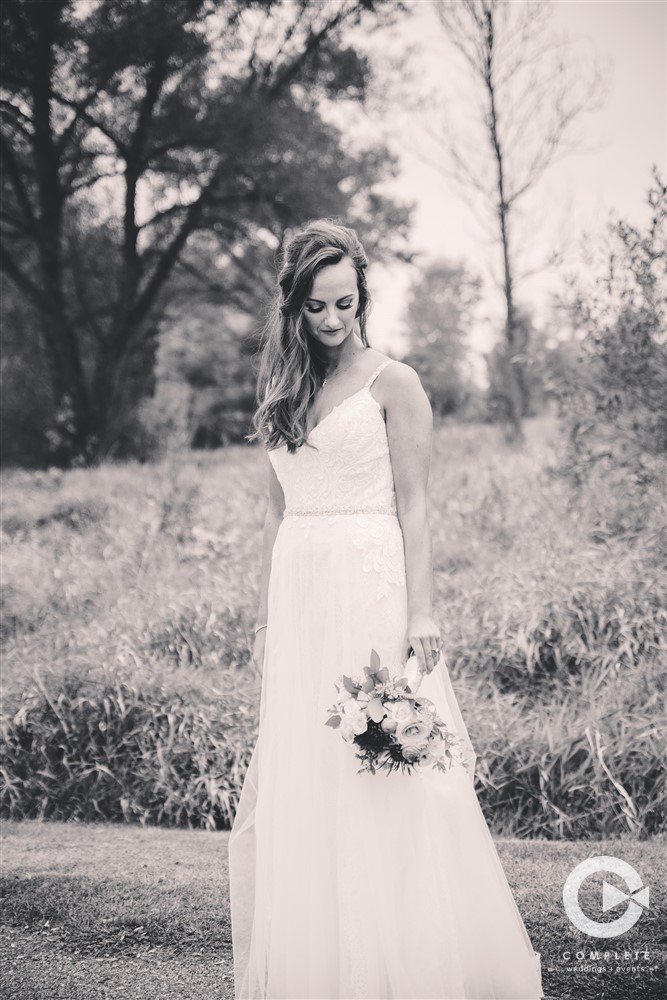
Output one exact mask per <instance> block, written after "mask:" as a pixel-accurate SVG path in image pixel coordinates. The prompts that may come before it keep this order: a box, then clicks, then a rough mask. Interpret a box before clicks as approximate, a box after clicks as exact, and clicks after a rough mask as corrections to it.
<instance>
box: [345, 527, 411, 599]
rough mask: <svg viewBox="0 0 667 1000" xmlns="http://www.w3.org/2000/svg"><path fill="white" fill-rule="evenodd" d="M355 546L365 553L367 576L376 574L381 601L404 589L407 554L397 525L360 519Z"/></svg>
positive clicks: (364, 561) (364, 564)
mask: <svg viewBox="0 0 667 1000" xmlns="http://www.w3.org/2000/svg"><path fill="white" fill-rule="evenodd" d="M352 542H353V544H354V545H355V546H356V547H357V549H359V550H360V551H361V552H362V553H363V562H362V566H363V569H364V572H365V573H374V574H375V577H376V580H377V596H378V597H387V596H388V595H389V594H390V593H391V591H392V589H393V588H394V587H401V586H404V585H405V582H406V577H405V551H404V547H403V536H402V534H401V530H400V526H399V525H398V524H397V522H395V521H388V520H387V518H384V517H377V516H375V515H372V514H371V515H368V514H362V515H359V516H358V517H355V530H354V534H353V536H352Z"/></svg>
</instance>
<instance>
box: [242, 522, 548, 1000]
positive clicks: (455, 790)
mask: <svg viewBox="0 0 667 1000" xmlns="http://www.w3.org/2000/svg"><path fill="white" fill-rule="evenodd" d="M363 516H364V517H366V518H368V517H369V516H373V517H375V518H377V520H376V521H374V522H368V521H366V522H365V524H366V525H369V524H370V531H371V532H372V533H374V541H373V547H372V548H371V549H369V546H368V544H366V541H367V540H368V538H369V535H368V531H367V530H366V528H365V525H364V522H363V521H359V520H358V519H357V518H356V516H355V515H350V516H349V517H344V516H343V517H338V518H331V519H328V518H326V517H321V516H320V517H316V516H311V517H308V518H306V517H299V518H297V517H292V518H289V517H288V518H285V520H284V521H283V522H282V524H281V527H280V530H279V532H278V536H277V538H276V542H275V545H274V549H273V556H272V567H271V576H270V584H269V601H268V629H267V637H266V647H265V659H264V672H263V678H262V690H261V701H260V724H259V733H258V739H257V743H256V745H255V748H254V751H253V754H252V758H251V760H250V765H249V768H248V771H247V774H246V778H245V781H244V785H243V789H242V793H241V797H240V801H239V805H238V809H237V813H236V818H235V821H234V825H233V828H232V832H231V835H230V840H229V871H230V898H231V916H232V940H233V950H234V981H235V996H236V998H237V1000H241V998H260V997H261V998H274V1000H277V998H284V1000H320V998H322V1000H325V998H326V1000H334V998H338V1000H342V998H360V1000H426V998H437V1000H448V998H450V1000H464V998H479V1000H482V998H506V1000H510V998H511V1000H538V998H541V997H542V996H543V992H542V987H541V967H540V956H539V954H537V953H535V952H534V951H533V948H532V945H531V942H530V939H529V937H528V934H527V932H526V929H525V927H524V924H523V922H522V919H521V915H520V913H519V911H518V909H517V906H516V902H515V900H514V897H513V895H512V892H511V889H510V887H509V884H508V882H507V879H506V877H505V874H504V871H503V869H502V866H501V863H500V859H499V857H498V854H497V852H496V849H495V845H494V843H493V839H492V837H491V834H490V831H489V829H488V826H487V824H486V821H485V819H484V816H483V814H482V812H481V809H480V806H479V803H478V801H477V797H476V794H475V791H474V785H473V771H474V750H473V748H472V746H471V744H470V740H469V737H468V733H467V731H466V728H465V724H464V722H463V719H462V717H461V713H460V711H459V708H458V705H457V702H456V698H455V695H454V691H453V689H452V685H451V682H450V679H449V675H448V672H447V669H446V666H445V664H444V663H443V662H442V661H441V662H440V664H439V665H438V666H437V667H436V668H435V670H434V671H433V673H431V674H429V675H427V676H426V677H425V678H424V680H423V682H422V685H421V688H420V690H419V693H420V695H423V696H425V697H428V698H431V699H432V700H433V702H434V703H435V705H436V706H437V708H438V712H439V714H440V716H441V718H442V719H443V720H444V721H445V722H446V723H447V725H448V726H449V727H450V728H452V729H455V730H457V732H458V734H459V735H460V736H461V738H462V739H463V741H464V745H465V749H466V755H467V759H468V762H469V768H468V770H466V769H464V768H462V767H460V766H455V767H454V768H452V769H451V770H450V771H448V772H447V773H446V774H443V773H441V772H438V771H434V770H431V769H428V770H419V771H417V772H415V773H413V774H406V773H402V772H392V773H391V774H388V773H386V772H378V773H376V774H375V775H372V774H368V773H361V774H360V773H358V767H359V762H358V761H357V759H356V756H355V754H354V749H353V747H352V746H351V744H349V743H346V742H345V741H344V740H343V739H342V738H341V736H340V734H339V733H338V732H337V731H336V730H334V729H332V728H331V727H328V726H326V725H325V722H326V719H327V717H328V711H327V710H328V709H329V708H330V707H331V706H332V705H333V703H334V700H335V698H336V688H335V684H334V682H335V680H336V679H337V678H338V677H339V676H340V675H341V674H342V673H346V674H349V675H351V676H361V675H362V674H363V667H364V666H367V665H369V663H370V650H371V648H374V649H375V650H376V651H377V653H378V654H379V656H380V659H381V663H382V665H383V666H387V667H388V668H389V670H390V672H391V673H392V674H397V675H400V674H401V673H402V672H403V671H402V670H401V666H402V664H403V663H404V662H405V658H406V653H407V645H408V643H407V604H406V589H405V579H404V563H403V564H402V567H401V566H400V564H399V563H397V559H396V555H397V552H398V553H399V555H400V556H401V558H402V535H401V531H400V525H399V522H398V520H397V518H396V517H395V516H392V515H363ZM355 519H356V520H355ZM380 522H381V523H380ZM360 539H361V544H360ZM399 546H400V548H399ZM369 553H370V555H371V556H372V558H369ZM401 569H402V570H403V572H401Z"/></svg>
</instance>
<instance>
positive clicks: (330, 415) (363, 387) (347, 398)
mask: <svg viewBox="0 0 667 1000" xmlns="http://www.w3.org/2000/svg"><path fill="white" fill-rule="evenodd" d="M369 388H370V386H368V385H362V387H361V389H357V391H356V392H352V393H350V395H349V396H346V397H345V398H344V399H341V401H340V403H336V405H335V406H333V407H332V408H331V409H330V410H329V412H328V413H325V414H324V416H323V417H322V419H321V420H318V422H317V423H316V424H315V426H314V427H311V428H310V430H309V431H308V437H310V436H311V434H314V432H315V431H316V430H317V429H318V427H321V426H322V424H323V423H324V422H325V421H326V420H328V419H329V417H332V416H333V415H334V413H335V412H336V410H339V409H340V408H341V406H344V405H345V403H348V402H349V401H350V400H351V399H354V398H355V396H360V395H361V393H362V392H366V391H367V390H368V389H369ZM371 399H373V400H374V401H375V402H376V403H377V400H376V399H375V396H373V394H372V393H371ZM378 405H379V404H378Z"/></svg>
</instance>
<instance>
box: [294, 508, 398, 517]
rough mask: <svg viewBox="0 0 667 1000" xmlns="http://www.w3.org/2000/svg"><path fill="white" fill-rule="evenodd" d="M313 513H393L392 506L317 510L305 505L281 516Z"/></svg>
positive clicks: (309, 514)
mask: <svg viewBox="0 0 667 1000" xmlns="http://www.w3.org/2000/svg"><path fill="white" fill-rule="evenodd" d="M314 514H390V515H395V514H396V510H395V509H394V508H393V507H320V508H319V509H318V510H307V509H306V508H305V507H290V508H289V509H287V510H285V512H284V514H283V517H290V516H292V517H300V516H306V517H310V516H311V515H314Z"/></svg>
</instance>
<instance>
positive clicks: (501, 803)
mask: <svg viewBox="0 0 667 1000" xmlns="http://www.w3.org/2000/svg"><path fill="white" fill-rule="evenodd" d="M526 433H527V441H526V444H525V446H524V447H523V448H512V447H510V446H509V445H507V444H506V443H505V442H504V440H503V438H502V434H501V431H500V430H499V429H498V428H495V427H493V426H480V425H478V426H476V425H463V426H461V425H457V424H452V423H445V424H443V425H442V426H440V427H438V428H437V430H436V433H435V435H434V447H433V461H432V468H431V478H430V483H429V500H430V515H431V517H430V520H431V525H432V530H433V550H434V604H435V612H436V618H437V620H438V622H439V624H440V626H441V629H442V632H443V638H444V653H445V658H446V662H447V665H448V668H449V670H450V673H451V676H452V679H453V683H454V687H455V690H456V693H457V697H458V698H459V702H460V704H461V709H462V712H463V715H464V718H465V719H466V723H467V726H468V729H469V732H470V735H471V738H472V740H473V743H474V744H475V747H476V750H477V754H478V772H477V777H478V782H477V788H478V794H479V797H480V803H481V805H482V808H483V810H484V812H485V815H486V816H487V820H488V822H489V824H490V825H491V827H492V829H494V831H495V832H496V833H502V834H504V835H513V836H536V837H543V838H549V839H559V838H573V837H590V838H593V839H595V838H600V837H611V836H617V835H619V834H624V833H630V834H632V835H633V836H636V837H638V838H640V837H647V836H651V835H653V834H655V833H657V832H660V831H664V830H666V829H667V815H666V812H665V802H666V801H667V786H666V784H665V781H666V779H665V774H666V773H667V770H666V768H665V751H664V739H663V738H662V736H661V733H663V732H664V729H665V725H666V724H667V721H666V718H667V711H666V709H665V691H666V689H667V678H666V677H665V672H664V669H663V666H662V664H663V663H664V660H665V658H666V657H667V608H666V607H665V600H664V594H665V592H667V572H666V570H665V567H666V566H667V504H666V502H665V498H664V497H663V496H661V495H660V493H659V492H658V491H655V490H653V492H650V491H649V492H647V493H646V494H642V493H641V492H637V491H631V490H630V489H625V488H624V487H623V486H622V484H616V486H615V487H614V488H613V489H611V488H610V487H609V484H608V483H605V482H603V481H598V480H595V479H593V480H592V481H591V482H590V484H589V485H588V486H587V487H586V488H582V489H581V490H580V492H579V494H578V495H577V494H574V493H573V492H572V491H571V489H570V488H569V486H568V484H567V481H566V480H565V479H564V478H563V477H562V476H560V475H558V473H557V469H558V459H559V448H560V444H559V437H558V427H557V425H556V424H555V423H554V421H553V420H552V419H551V418H549V417H548V416H547V417H543V418H538V419H533V420H530V421H527V423H526ZM263 460H264V458H263V456H262V454H261V453H260V451H259V450H258V449H251V448H243V447H230V448H225V449H222V450H220V451H219V452H216V453H211V454H185V455H174V456H171V457H170V458H169V459H166V460H165V461H163V462H160V463H158V464H156V465H138V464H132V463H128V464H125V465H115V466H102V467H99V468H95V469H88V470H83V469H78V470H73V471H71V472H67V473H61V472H58V471H55V470H54V471H52V472H47V473H25V472H21V471H5V472H4V473H3V475H2V488H3V538H2V541H3V591H2V601H3V607H2V612H3V614H2V633H1V635H0V640H1V642H2V654H3V678H2V679H3V693H4V708H3V716H2V727H3V728H2V741H0V752H1V754H2V757H3V759H2V766H3V767H4V781H3V782H2V783H0V797H1V807H2V811H3V813H4V814H5V815H7V816H10V817H12V818H15V819H21V818H32V817H34V818H39V817H51V818H59V819H66V818H76V819H80V820H89V819H94V818H99V819H109V818H113V819H124V820H128V821H135V822H154V823H161V824H167V825H182V826H191V827H202V828H209V829H210V828H221V827H225V826H228V825H229V820H230V817H231V815H232V813H233V810H234V808H235V802H236V801H237V798H238V792H239V786H240V782H241V780H242V776H243V772H244V768H245V765H246V763H247V760H248V758H249V751H250V749H251V745H252V743H253V740H254V734H255V731H256V723H257V695H258V691H257V688H256V687H255V686H253V684H252V682H249V681H248V675H247V670H246V667H247V665H248V659H249V652H250V648H251V644H252V638H253V632H252V629H253V624H254V621H255V613H256V607H257V589H258V586H259V576H260V569H261V566H260V551H261V530H262V522H263V516H264V510H265V504H266V499H265V480H264V475H263V470H262V463H263ZM221 761H223V762H224V764H223V765H220V762H221ZM216 762H217V763H216Z"/></svg>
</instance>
